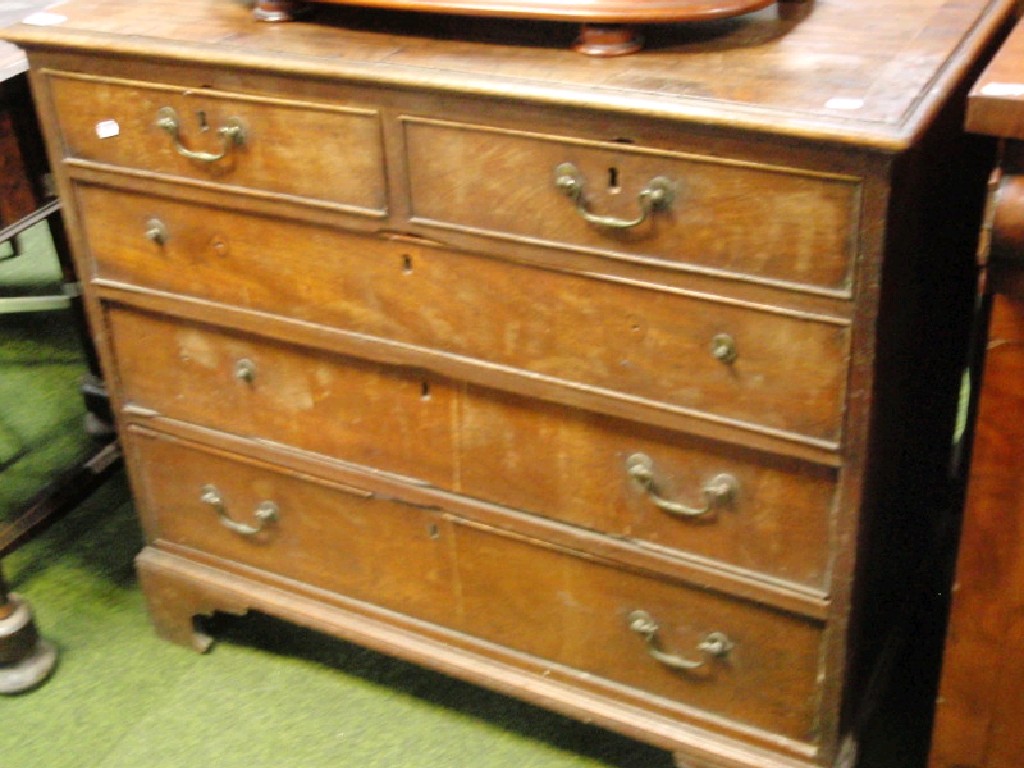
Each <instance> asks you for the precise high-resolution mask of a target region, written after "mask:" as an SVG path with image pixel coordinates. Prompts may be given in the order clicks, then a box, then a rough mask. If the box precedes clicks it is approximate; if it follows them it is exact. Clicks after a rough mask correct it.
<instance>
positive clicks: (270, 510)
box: [199, 485, 279, 536]
mask: <svg viewBox="0 0 1024 768" xmlns="http://www.w3.org/2000/svg"><path fill="white" fill-rule="evenodd" d="M199 500H200V501H201V502H202V503H203V504H209V505H210V506H211V507H213V508H214V509H215V510H216V511H217V517H218V518H219V519H220V521H221V523H222V524H223V525H224V526H225V527H226V528H230V529H231V530H232V531H234V532H235V533H238V534H241V535H242V536H255V535H256V534H258V533H260V531H262V530H263V529H264V528H265V527H266V526H267V524H268V523H273V522H275V521H276V520H277V518H278V515H279V511H278V508H277V504H275V503H274V502H272V501H262V502H260V503H259V504H258V505H257V507H256V509H255V510H254V511H253V517H254V518H256V523H257V524H256V525H249V524H248V523H240V522H238V521H237V520H232V519H231V516H230V515H228V511H227V509H226V508H225V506H224V499H223V498H222V497H221V495H220V491H218V490H217V487H216V486H214V485H204V486H203V489H202V492H201V494H200V496H199Z"/></svg>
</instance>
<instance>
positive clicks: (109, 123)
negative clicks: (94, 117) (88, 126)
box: [96, 120, 121, 139]
mask: <svg viewBox="0 0 1024 768" xmlns="http://www.w3.org/2000/svg"><path fill="white" fill-rule="evenodd" d="M119 133H121V126H120V125H118V124H117V120H104V121H103V122H101V123H96V135H97V136H99V137H100V138H101V139H112V138H114V137H115V136H117V135H118V134H119Z"/></svg>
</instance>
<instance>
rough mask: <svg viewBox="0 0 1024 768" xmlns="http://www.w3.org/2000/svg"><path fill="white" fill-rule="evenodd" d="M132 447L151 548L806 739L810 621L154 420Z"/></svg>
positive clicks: (611, 687) (814, 655)
mask: <svg viewBox="0 0 1024 768" xmlns="http://www.w3.org/2000/svg"><path fill="white" fill-rule="evenodd" d="M128 450H129V456H130V459H131V460H132V461H133V462H134V465H135V466H136V468H137V476H136V479H137V481H138V486H139V487H138V498H139V501H140V505H141V510H140V511H141V514H142V518H143V522H144V524H145V526H146V530H147V535H148V538H149V539H150V541H151V543H154V544H155V545H156V546H159V545H160V543H161V542H172V543H174V544H176V545H179V546H184V547H190V548H195V549H198V550H202V551H203V552H205V553H207V554H208V555H213V556H215V557H220V558H224V559H226V560H228V561H233V562H237V563H241V564H243V565H246V566H249V567H254V568H258V569H262V570H265V571H268V572H271V573H273V574H277V575H280V576H284V577H287V578H290V579H296V580H298V581H301V582H303V583H306V584H310V585H313V586H318V587H322V588H326V589H329V590H332V591H335V592H337V593H338V594H340V595H343V596H345V597H348V598H352V599H355V600H359V601H364V602H368V603H372V604H374V605H379V606H382V607H384V608H388V609H391V610H396V611H400V612H402V613H403V614H407V615H410V616H413V617H416V618H419V619H424V620H427V621H431V622H435V623H437V624H439V625H441V626H444V627H447V628H449V629H452V630H455V631H456V632H461V633H465V634H466V635H468V636H469V637H471V638H478V639H480V640H483V641H493V642H496V643H500V644H502V645H504V646H506V647H508V648H510V649H512V650H513V651H518V652H520V653H525V654H528V655H529V656H530V657H533V658H535V659H536V660H537V661H536V662H534V663H536V664H538V665H543V664H554V665H558V666H559V667H560V668H565V669H567V670H569V672H568V674H571V675H583V676H584V678H583V679H586V680H589V681H590V682H588V683H587V684H588V685H595V686H598V687H602V688H604V689H606V690H607V691H609V692H610V693H611V695H615V694H614V692H615V690H616V686H625V687H626V692H625V693H624V694H623V695H625V696H627V697H635V696H636V695H637V692H644V693H646V694H652V695H654V696H656V697H658V699H660V700H661V701H662V704H661V706H663V707H665V708H668V709H669V710H672V709H673V708H675V707H682V708H683V709H679V710H678V711H679V712H680V713H688V714H689V716H694V712H693V710H692V709H691V708H692V707H699V708H701V709H703V710H705V711H707V712H710V713H712V714H713V715H715V716H720V717H724V718H727V719H729V720H733V721H736V722H739V723H742V724H744V725H746V726H752V727H755V728H759V729H764V730H767V731H770V732H772V733H778V734H782V735H784V736H786V737H789V738H793V739H797V740H800V741H811V740H813V739H814V737H815V734H814V718H813V713H814V710H815V703H816V700H817V695H818V685H819V684H818V682H817V670H818V666H819V654H820V652H821V628H820V626H818V625H817V624H815V623H814V622H808V621H804V620H801V619H797V618H792V617H789V616H787V615H785V614H782V613H776V612H773V611H770V610H766V609H762V608H759V607H757V606H755V605H753V604H750V603H747V602H745V601H734V600H729V599H725V598H722V597H719V596H716V595H713V594H711V593H707V592H704V591H703V590H700V589H694V588H691V587H688V586H686V585H684V584H682V583H672V582H665V581H662V580H660V579H654V578H650V577H648V576H646V575H644V574H642V573H638V572H630V571H620V570H617V569H616V568H613V567H610V566H608V565H606V564H603V563H601V562H598V561H592V560H588V559H584V558H582V557H579V556H577V555H575V554H573V553H571V552H569V551H566V550H562V549H559V548H553V547H550V546H546V545H545V546H539V545H538V543H537V542H533V541H531V540H528V539H524V538H521V537H516V536H510V535H508V534H506V533H501V532H499V531H496V530H493V529H490V528H486V527H483V526H477V525H472V524H468V523H466V522H465V521H463V520H462V519H460V518H458V517H455V516H452V515H450V514H446V513H444V512H434V511H429V510H424V509H420V508H417V507H413V506H410V505H406V504H402V503H400V502H396V501H393V500H388V499H382V498H375V497H373V496H372V495H370V494H365V493H361V492H360V491H359V490H358V489H354V488H346V487H343V486H337V485H334V484H331V483H325V482H323V481H320V480H317V479H316V478H313V477H308V476H302V475H295V474H291V473H286V472H282V471H279V470H276V469H274V468H273V467H271V466H269V465H265V464H262V463H260V462H257V461H253V460H249V459H243V458H241V457H235V456H231V455H228V454H222V453H219V452H216V451H211V450H208V449H204V448H202V447H201V446H199V445H195V444H187V443H182V442H180V441H178V440H176V439H172V438H169V437H164V436H161V435H160V434H158V433H154V432H151V431H148V430H144V429H138V428H135V429H132V430H130V432H129V441H128ZM271 509H272V511H273V517H270V513H269V512H268V510H271ZM261 518H268V519H263V520H261ZM225 519H226V520H227V521H228V522H229V524H230V525H226V524H224V522H223V521H224V520H225ZM255 529H259V531H258V532H256V531H255ZM225 567H227V566H225ZM673 665H675V666H684V665H685V666H692V667H693V668H692V669H680V668H675V667H674V666H673ZM590 678H594V679H593V680H590ZM630 691H632V693H631V692H630ZM696 716H697V717H700V715H696Z"/></svg>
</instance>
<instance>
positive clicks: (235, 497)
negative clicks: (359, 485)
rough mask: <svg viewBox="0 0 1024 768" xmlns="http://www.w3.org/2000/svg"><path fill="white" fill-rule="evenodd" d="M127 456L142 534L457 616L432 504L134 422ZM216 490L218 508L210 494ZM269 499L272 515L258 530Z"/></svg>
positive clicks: (390, 603) (424, 613)
mask: <svg viewBox="0 0 1024 768" xmlns="http://www.w3.org/2000/svg"><path fill="white" fill-rule="evenodd" d="M128 438H129V439H128V444H127V447H128V449H129V453H128V456H129V460H130V461H131V462H132V464H133V466H134V468H135V471H136V474H135V476H134V484H135V487H136V494H137V498H138V499H139V501H140V504H141V509H140V510H139V512H140V514H141V516H142V520H143V524H144V526H145V528H146V534H147V537H148V538H149V539H150V540H151V541H152V540H157V541H161V540H163V541H169V542H174V543H175V544H180V545H182V546H186V547H192V548H195V549H198V550H201V551H203V552H206V553H209V554H211V555H215V556H217V557H223V558H226V559H228V560H231V561H234V562H238V563H242V564H244V565H248V566H251V567H254V568H259V569H262V570H266V571H269V572H272V573H275V574H278V575H280V576H285V577H287V578H292V579H296V580H297V581H300V582H303V583H305V584H310V585H312V586H316V587H322V588H324V589H329V590H332V591H335V592H338V593H340V594H344V595H347V596H349V597H352V598H355V599H357V600H365V601H370V602H373V603H375V604H377V605H380V606H383V607H385V608H391V609H394V610H397V611H402V612H403V613H407V614H409V615H411V616H415V617H417V618H421V619H426V620H430V621H437V622H440V623H443V624H446V625H451V624H453V623H454V621H455V619H454V613H455V606H454V605H453V602H452V600H451V595H452V583H453V580H454V574H453V571H452V566H451V563H452V558H451V553H450V551H449V548H450V546H451V541H450V540H451V537H450V536H449V535H445V533H444V526H445V525H447V524H446V523H445V522H444V520H442V518H441V517H440V516H439V515H437V514H435V513H431V512H429V511H425V510H422V509H417V508H414V507H411V506H408V505H404V504H400V503H397V502H393V501H388V500H383V499H374V498H372V497H371V496H370V494H367V493H365V492H363V491H360V490H358V489H354V488H346V487H344V486H340V485H334V484H332V483H328V482H324V481H319V480H315V479H313V478H310V477H308V476H302V475H295V474H291V473H286V472H283V471H279V470H276V469H274V468H273V467H270V466H269V465H265V464H262V463H261V462H256V461H250V460H247V459H242V458H240V457H229V456H227V455H224V454H221V453H219V452H215V451H212V450H207V449H204V448H200V447H199V446H196V445H191V444H186V443H183V442H180V441H177V440H175V439H173V438H169V437H164V436H160V435H157V434H155V433H152V432H149V431H146V430H141V429H138V428H133V429H131V430H130V432H129V435H128ZM211 490H215V491H216V494H217V496H218V497H219V500H220V502H221V505H220V508H219V509H218V505H217V504H216V503H214V499H212V498H211V497H210V495H209V494H210V492H211ZM267 502H271V503H273V504H274V505H276V507H277V516H276V519H275V520H273V521H270V522H267V523H265V525H264V528H263V530H261V531H260V532H259V533H257V534H245V533H239V532H236V531H234V530H230V529H229V528H228V527H227V526H225V525H224V524H222V523H221V521H220V520H221V518H220V512H223V513H224V514H225V515H227V516H229V517H230V518H231V519H232V520H234V521H235V522H237V523H241V524H245V525H249V526H255V525H256V522H257V517H256V510H257V509H258V508H259V507H260V505H263V504H265V503H267Z"/></svg>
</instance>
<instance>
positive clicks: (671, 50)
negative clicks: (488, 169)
mask: <svg viewBox="0 0 1024 768" xmlns="http://www.w3.org/2000/svg"><path fill="white" fill-rule="evenodd" d="M1011 6H1012V4H1011V3H1009V2H1006V1H1005V0H960V1H959V2H954V0H814V2H805V3H782V4H779V5H777V6H772V7H770V8H766V9H764V10H762V11H758V12H756V13H752V14H749V15H745V16H741V17H736V18H732V19H725V20H717V21H712V22H700V23H686V24H675V25H652V26H650V27H648V28H646V29H645V30H644V32H645V37H646V47H645V49H644V50H643V51H642V52H641V53H639V54H635V55H632V56H625V57H621V58H614V59H602V60H595V59H592V58H588V57H585V56H582V55H580V54H577V53H575V52H573V51H571V50H569V45H570V44H571V42H572V39H573V38H574V36H575V35H576V33H577V26H578V25H575V24H563V23H557V22H538V21H512V20H506V19H487V18H476V19H470V18H466V17H462V16H451V15H443V16H442V15H431V14H420V13H403V12H395V11H386V10H380V9H364V8H355V7H348V6H344V7H341V6H327V5H321V6H317V7H316V8H315V11H314V13H313V14H312V15H311V16H309V17H308V18H307V19H305V20H303V21H301V22H290V23H287V24H280V25H275V24H266V23H259V22H256V21H253V20H252V19H251V18H250V16H249V10H248V8H246V7H244V5H242V4H240V3H238V2H231V1H229V0H175V2H174V3H161V2H148V3H138V2H132V0H74V1H73V2H70V3H68V4H66V5H61V6H59V7H58V8H55V9H54V11H53V15H51V16H45V17H42V19H41V21H42V24H41V25H39V24H37V25H25V24H22V25H19V26H15V27H11V28H9V29H7V30H3V32H2V33H0V37H7V38H9V39H11V40H14V41H15V42H19V41H20V42H23V43H26V44H44V45H45V44H46V43H47V42H49V41H57V40H59V41H60V45H61V46H62V47H81V48H84V49H97V48H103V49H105V50H108V51H115V52H116V51H121V52H125V53H128V52H132V51H138V50H140V49H145V50H146V51H147V53H149V54H150V55H155V56H164V57H170V58H190V59H195V58H196V57H197V55H201V56H202V57H203V59H204V60H207V61H210V62H212V63H223V64H225V65H228V64H232V63H234V64H240V65H243V66H250V67H256V68H265V67H269V66H279V67H281V68H287V69H289V70H290V71H291V72H293V73H296V74H297V73H301V72H305V73H310V74H321V75H323V76H334V77H343V78H351V79H355V80H357V81H365V80H366V79H378V78H379V79H383V80H389V81H392V82H397V83H400V84H405V85H432V86H435V87H437V88H440V89H442V90H457V91H459V92H462V93H465V92H467V91H470V92H472V91H476V92H481V93H490V94H495V95H501V96H505V97H512V98H515V99H524V100H525V99H529V100H537V101H548V102H558V103H562V104H588V105H590V106H595V105H601V106H606V107H607V108H609V109H614V110H619V111H629V112H631V113H633V114H650V115H662V116H665V117H671V118H681V119H689V120H694V121H700V122H703V123H705V124H708V123H711V124H723V123H729V124H732V125H740V126H742V125H745V126H746V127H750V128H754V129H759V130H762V131H771V132H772V133H793V134H800V135H812V136H822V135H824V136H828V137H830V138H835V139H838V140H843V141H847V142H849V141H854V142H864V143H868V144H873V145H882V146H890V147H893V148H900V147H904V146H906V145H907V143H908V141H909V140H910V139H912V138H913V137H914V136H915V135H916V134H917V133H918V132H919V131H920V130H922V129H923V128H924V127H925V125H926V124H927V121H928V119H929V118H930V117H931V114H932V111H933V108H934V107H935V106H936V101H937V97H938V95H939V94H940V93H941V92H942V88H943V86H944V85H946V84H948V83H949V82H951V81H952V80H954V79H955V78H956V77H957V76H958V75H959V74H962V68H963V67H964V66H965V64H966V60H965V59H964V58H962V56H961V54H963V53H964V52H966V51H970V50H971V49H972V47H974V46H975V45H976V44H977V42H978V40H979V39H981V38H984V37H986V36H987V35H990V34H991V33H992V30H993V29H994V28H995V27H996V26H999V25H1001V24H1003V23H1004V21H1005V19H1006V18H1007V16H1008V14H1009V13H1010V12H1011ZM985 9H990V10H994V11H995V12H985ZM186 46H187V47H186ZM697 53H699V54H700V55H693V54H697ZM274 57H277V64H273V63H272V62H273V61H274ZM286 62H287V63H286Z"/></svg>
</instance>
